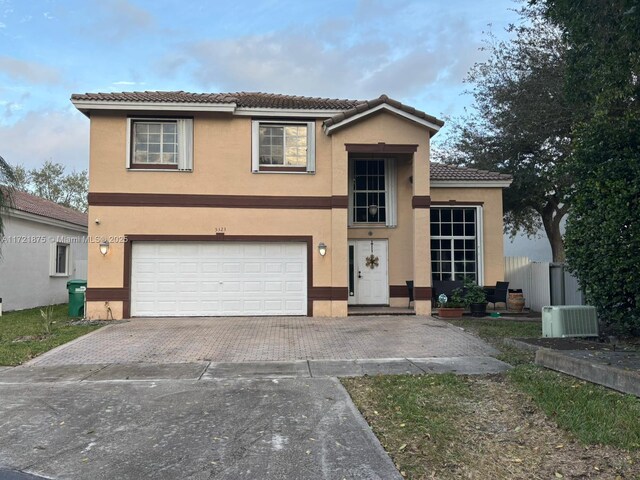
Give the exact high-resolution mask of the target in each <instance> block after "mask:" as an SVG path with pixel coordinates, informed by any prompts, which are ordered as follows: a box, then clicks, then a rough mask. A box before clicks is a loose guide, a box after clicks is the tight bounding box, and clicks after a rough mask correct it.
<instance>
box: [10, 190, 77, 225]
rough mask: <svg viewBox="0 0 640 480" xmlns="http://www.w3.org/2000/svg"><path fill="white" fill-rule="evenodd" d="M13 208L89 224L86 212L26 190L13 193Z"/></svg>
mask: <svg viewBox="0 0 640 480" xmlns="http://www.w3.org/2000/svg"><path fill="white" fill-rule="evenodd" d="M11 197H12V201H13V203H12V205H11V207H10V208H11V209H12V210H17V211H20V212H26V213H30V214H32V215H38V216H39V217H44V218H49V219H53V220H58V221H61V222H67V223H71V224H73V225H80V226H82V227H86V226H87V223H88V221H87V219H88V216H87V214H86V213H82V212H78V211H77V210H73V209H72V208H67V207H63V206H62V205H58V204H57V203H54V202H51V201H49V200H45V199H44V198H40V197H36V196H35V195H31V194H29V193H26V192H21V191H19V190H14V191H13V192H12V193H11Z"/></svg>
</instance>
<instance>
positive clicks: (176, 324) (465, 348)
mask: <svg viewBox="0 0 640 480" xmlns="http://www.w3.org/2000/svg"><path fill="white" fill-rule="evenodd" d="M495 353H497V352H496V351H495V350H494V349H493V348H491V347H490V346H488V345H487V344H485V343H484V342H482V341H481V340H479V339H477V338H476V337H473V336H471V335H469V334H467V333H465V332H463V331H462V330H460V329H458V328H456V327H453V326H451V325H449V324H447V323H444V322H440V321H436V320H434V319H431V318H427V317H353V318H352V317H350V318H341V319H325V318H304V317H294V318H198V319H185V318H183V319H144V320H142V319H140V320H132V321H129V322H117V323H113V324H111V325H109V326H107V327H105V328H102V329H100V330H97V331H95V332H92V333H90V334H89V335H86V336H84V337H81V338H79V339H77V340H75V341H73V342H70V343H68V344H66V345H63V346H61V347H59V348H57V349H55V350H52V351H50V352H49V353H46V354H44V355H42V356H41V357H38V358H36V359H34V360H33V361H31V362H30V363H29V364H27V365H23V366H20V367H16V368H7V369H0V398H2V401H1V402H0V430H1V431H2V432H3V434H2V436H0V478H3V476H5V477H6V476H8V475H14V474H15V472H26V473H27V474H35V475H42V476H44V477H46V478H55V479H66V478H69V479H75V478H92V479H96V480H100V479H112V478H121V479H136V480H137V479H140V478H158V479H165V478H166V479H173V478H185V479H217V480H227V479H229V480H231V479H265V480H279V479H290V478H295V479H299V480H305V479H327V480H329V479H343V478H345V479H362V480H365V479H367V480H369V479H372V480H376V479H385V480H386V479H389V480H393V479H401V478H402V477H401V476H400V474H399V473H398V471H397V470H396V468H395V467H394V465H393V462H392V461H391V459H390V458H389V456H388V455H387V453H386V452H385V451H384V450H383V449H382V447H381V445H380V443H379V442H378V439H377V438H376V437H375V435H374V434H373V433H372V431H371V429H370V428H369V426H368V425H367V423H366V422H365V420H364V419H363V418H362V416H361V415H360V414H359V412H358V411H357V410H356V408H355V406H354V405H353V403H352V402H351V399H350V398H349V395H348V394H347V392H346V391H345V390H344V388H343V387H342V385H341V384H340V383H339V381H338V380H337V379H336V378H335V377H336V376H351V375H365V374H368V375H375V374H378V373H391V374H401V373H409V374H422V373H431V372H450V371H457V372H458V373H469V374H473V373H494V372H499V371H504V370H505V369H506V368H508V366H507V365H506V364H504V363H502V362H500V361H498V360H496V359H495V358H491V357H490V356H489V355H493V354H495ZM9 478H11V477H9ZM14 478H32V477H30V476H29V475H27V476H22V475H20V474H17V475H14Z"/></svg>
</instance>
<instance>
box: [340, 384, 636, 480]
mask: <svg viewBox="0 0 640 480" xmlns="http://www.w3.org/2000/svg"><path fill="white" fill-rule="evenodd" d="M457 378H460V379H461V380H462V381H463V382H464V384H465V386H466V388H465V389H464V391H463V394H459V395H447V404H446V408H443V409H442V410H440V409H429V408H427V409H425V412H428V415H430V416H431V418H430V422H431V423H429V424H427V423H425V424H423V425H416V426H415V427H416V428H412V427H414V425H411V424H410V423H409V422H408V421H407V422H406V424H401V425H405V427H404V428H397V423H398V419H397V417H395V416H394V415H389V414H387V413H385V412H395V411H400V410H403V411H404V410H406V409H407V403H408V402H414V400H413V399H416V398H419V399H420V402H434V403H436V404H437V403H438V402H439V401H440V400H441V395H440V393H441V391H439V390H435V389H434V390H432V391H429V390H428V388H429V387H428V385H429V384H428V383H424V381H423V383H421V384H420V385H419V386H418V387H417V388H416V389H415V391H408V392H407V394H404V393H400V392H398V391H397V389H396V393H395V394H394V395H393V396H394V397H397V398H398V400H395V399H393V398H392V396H390V395H389V392H388V391H387V390H384V389H380V388H379V382H376V379H367V378H362V379H349V380H345V381H344V383H345V386H346V387H347V388H348V390H349V392H350V393H351V395H352V397H353V399H354V401H355V402H356V404H357V405H358V408H360V409H361V411H362V412H363V414H364V416H365V418H367V420H368V421H369V423H370V424H371V425H372V427H373V430H374V432H376V434H377V435H378V436H379V438H380V439H381V442H382V443H383V446H384V447H385V449H386V450H387V451H388V452H389V454H390V455H391V457H392V458H393V460H394V462H395V463H396V465H397V467H398V469H399V470H400V471H401V472H403V476H405V477H406V478H411V479H428V478H437V479H459V478H471V479H493V478H495V479H501V478H508V479H527V480H529V479H555V478H566V479H590V478H594V479H595V478H598V479H612V480H614V479H628V478H640V452H637V451H634V452H627V451H624V450H621V449H616V448H614V447H608V446H599V445H596V446H593V445H592V446H586V445H582V444H580V443H579V442H578V441H577V440H575V439H574V438H573V437H572V436H571V435H570V434H569V433H567V432H565V431H564V430H561V429H560V428H559V427H558V426H557V425H556V424H555V422H554V421H553V419H552V418H550V417H548V416H547V415H545V414H544V412H542V411H541V410H540V409H539V408H538V407H537V406H536V405H534V404H533V403H532V402H531V400H530V399H529V397H528V396H527V395H525V394H523V393H521V392H519V391H518V390H517V389H516V388H515V387H514V386H513V385H511V384H510V383H509V381H508V380H506V378H505V377H504V376H502V375H494V376H484V377H457ZM404 388H405V390H406V389H407V386H406V385H405V386H404ZM434 388H435V387H434ZM389 402H397V404H395V406H394V404H390V403H389ZM450 407H451V408H450ZM440 411H441V412H442V415H441V417H438V415H440V414H439V413H438V412H440ZM414 418H416V417H414ZM438 424H441V425H446V427H447V430H443V431H441V432H439V431H438V430H437V429H433V428H431V425H438ZM438 435H445V442H444V443H443V444H441V445H439V446H438V448H436V449H430V448H429V444H430V443H431V444H435V443H437V442H439V441H441V439H442V437H441V438H440V439H439V438H437V436H438Z"/></svg>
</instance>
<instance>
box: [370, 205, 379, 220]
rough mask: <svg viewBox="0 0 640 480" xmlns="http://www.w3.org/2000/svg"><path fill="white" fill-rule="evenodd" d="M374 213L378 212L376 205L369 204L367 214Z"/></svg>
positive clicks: (373, 214) (372, 214) (374, 214)
mask: <svg viewBox="0 0 640 480" xmlns="http://www.w3.org/2000/svg"><path fill="white" fill-rule="evenodd" d="M376 213H378V205H369V215H371V216H372V217H375V216H376Z"/></svg>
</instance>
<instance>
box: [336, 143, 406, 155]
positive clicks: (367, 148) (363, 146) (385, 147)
mask: <svg viewBox="0 0 640 480" xmlns="http://www.w3.org/2000/svg"><path fill="white" fill-rule="evenodd" d="M344 148H345V150H346V151H347V152H350V153H389V154H397V153H415V152H416V151H417V150H418V145H405V144H399V143H396V144H393V143H389V144H387V143H384V142H381V143H345V144H344Z"/></svg>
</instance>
